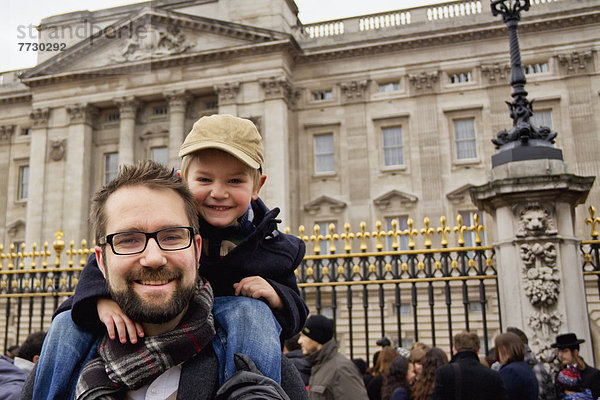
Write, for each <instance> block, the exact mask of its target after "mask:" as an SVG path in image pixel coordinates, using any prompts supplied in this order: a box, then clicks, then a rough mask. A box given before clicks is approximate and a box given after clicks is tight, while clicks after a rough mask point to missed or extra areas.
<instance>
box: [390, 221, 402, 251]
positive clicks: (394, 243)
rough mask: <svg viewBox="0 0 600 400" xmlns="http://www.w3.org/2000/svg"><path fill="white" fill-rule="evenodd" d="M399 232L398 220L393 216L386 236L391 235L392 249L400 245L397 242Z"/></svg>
mask: <svg viewBox="0 0 600 400" xmlns="http://www.w3.org/2000/svg"><path fill="white" fill-rule="evenodd" d="M401 234H402V232H400V231H399V230H398V220H397V219H395V218H394V219H393V220H392V230H391V231H389V232H388V236H391V237H392V249H393V250H394V251H396V250H398V248H399V247H400V245H399V244H398V236H400V235H401Z"/></svg>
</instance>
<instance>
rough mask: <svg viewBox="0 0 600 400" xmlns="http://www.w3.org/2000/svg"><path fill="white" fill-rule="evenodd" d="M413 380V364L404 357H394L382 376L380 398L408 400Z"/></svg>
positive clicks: (382, 399)
mask: <svg viewBox="0 0 600 400" xmlns="http://www.w3.org/2000/svg"><path fill="white" fill-rule="evenodd" d="M414 380H415V369H414V366H413V364H412V363H411V362H410V361H409V360H408V358H406V357H402V356H398V357H396V358H395V359H394V361H392V363H391V364H390V368H389V369H388V372H387V374H386V375H385V376H384V377H383V386H382V387H381V400H410V399H411V398H412V397H411V385H412V383H413V382H414Z"/></svg>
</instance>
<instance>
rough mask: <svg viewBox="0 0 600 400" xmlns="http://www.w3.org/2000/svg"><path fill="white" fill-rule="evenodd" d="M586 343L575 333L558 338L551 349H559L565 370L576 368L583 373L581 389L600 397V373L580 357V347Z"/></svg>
mask: <svg viewBox="0 0 600 400" xmlns="http://www.w3.org/2000/svg"><path fill="white" fill-rule="evenodd" d="M583 342H585V339H577V335H575V334H574V333H563V334H562V335H558V336H556V342H555V343H553V344H551V347H554V348H557V349H558V359H559V360H560V362H561V364H562V366H563V368H566V367H567V366H575V367H576V368H577V369H578V370H579V372H580V373H581V388H582V389H590V390H591V391H592V397H593V398H594V399H597V398H598V397H600V371H599V370H597V369H596V368H593V367H590V366H589V365H587V364H586V363H585V361H584V360H583V358H581V357H580V356H579V345H580V344H581V343H583Z"/></svg>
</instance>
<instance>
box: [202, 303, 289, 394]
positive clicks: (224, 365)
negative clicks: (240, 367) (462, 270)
mask: <svg viewBox="0 0 600 400" xmlns="http://www.w3.org/2000/svg"><path fill="white" fill-rule="evenodd" d="M213 314H214V316H215V321H216V322H217V323H218V328H217V334H216V335H215V339H214V340H213V347H214V348H215V353H216V354H217V358H218V359H219V364H220V370H221V371H220V374H219V384H221V385H222V384H223V383H224V382H225V381H227V380H228V379H229V378H231V377H232V376H233V375H234V374H235V372H236V368H235V364H234V362H233V355H234V354H235V353H242V354H246V355H247V356H249V357H250V358H251V359H252V361H254V363H255V364H256V367H257V368H258V369H259V370H260V372H262V373H263V375H265V376H267V377H269V378H271V379H273V380H274V381H275V382H277V383H281V344H280V342H279V334H280V333H281V327H280V326H279V323H278V322H277V320H276V319H275V316H274V315H273V311H271V308H269V306H268V305H267V304H266V303H264V302H263V301H260V300H256V299H252V298H249V297H243V296H223V297H216V298H215V302H214V306H213Z"/></svg>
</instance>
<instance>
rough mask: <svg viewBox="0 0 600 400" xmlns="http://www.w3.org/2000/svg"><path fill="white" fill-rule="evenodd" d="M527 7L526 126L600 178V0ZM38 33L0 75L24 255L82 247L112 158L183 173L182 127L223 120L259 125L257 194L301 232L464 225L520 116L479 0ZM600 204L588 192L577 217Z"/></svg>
mask: <svg viewBox="0 0 600 400" xmlns="http://www.w3.org/2000/svg"><path fill="white" fill-rule="evenodd" d="M531 3H532V5H531V8H530V10H529V11H527V12H525V13H523V16H522V19H521V21H520V24H519V33H520V46H521V56H522V62H523V65H524V68H525V72H526V77H527V81H528V83H527V86H526V89H527V90H528V92H529V98H530V99H531V98H533V99H535V102H534V105H533V108H534V111H535V114H534V116H533V120H534V123H535V124H537V125H540V126H547V127H549V128H551V129H552V130H553V131H556V132H558V137H557V139H556V146H557V147H558V148H560V149H562V151H563V153H564V159H565V160H566V162H567V163H568V164H569V170H570V172H571V173H574V174H579V175H584V176H590V175H591V176H598V173H599V171H600V157H599V156H598V154H599V153H600V140H599V135H600V59H599V53H598V50H599V49H600V0H577V1H572V0H532V1H531ZM38 31H39V32H38V33H39V39H38V40H37V41H36V42H35V43H30V44H27V43H25V44H24V45H28V46H33V48H37V51H38V55H39V57H38V59H39V63H38V64H37V65H36V66H35V67H33V68H31V69H27V70H22V71H8V72H2V73H0V187H2V188H3V190H2V191H0V243H4V244H10V243H14V244H15V246H17V247H18V246H20V245H21V243H22V242H26V243H27V244H28V245H30V244H31V243H34V242H36V243H42V242H44V241H52V239H53V234H54V232H55V231H57V230H58V229H61V230H63V231H64V232H65V239H69V240H76V241H77V240H80V239H84V238H90V237H91V236H92V235H91V232H90V226H89V224H88V219H87V216H88V212H89V201H90V198H91V196H92V194H93V193H94V192H95V191H96V190H97V189H98V188H100V187H101V186H102V185H103V184H104V183H106V182H107V181H109V180H110V179H111V178H113V177H114V176H115V174H116V173H117V170H118V165H119V164H121V163H131V162H134V161H136V160H141V159H147V158H152V159H155V160H158V161H161V162H164V163H166V164H168V165H171V166H178V165H179V158H178V156H177V154H178V150H179V146H180V144H181V143H182V141H183V139H184V137H185V135H186V134H187V133H188V132H189V131H190V129H191V127H192V124H193V123H194V122H195V121H196V120H197V119H198V118H200V117H201V116H203V115H209V114H214V113H229V114H233V115H237V116H241V117H246V118H250V119H251V120H252V121H254V122H255V124H256V125H257V127H258V128H259V131H260V132H261V134H262V135H263V138H264V146H265V158H266V165H265V173H266V174H267V175H268V179H267V182H266V185H265V187H264V188H263V191H262V192H261V197H262V198H263V199H264V200H265V202H266V204H267V205H268V206H270V207H275V206H277V207H280V208H281V209H282V213H281V218H282V220H283V224H284V226H289V227H290V228H291V231H292V233H294V232H297V227H298V226H299V225H304V226H306V227H310V228H307V231H308V232H312V227H313V226H314V225H318V226H319V227H320V228H321V229H320V230H321V232H325V231H327V230H328V229H329V228H328V227H329V225H330V224H331V223H334V224H335V225H336V226H337V228H336V229H337V230H338V231H342V230H343V229H342V228H341V226H342V225H343V224H344V223H346V222H348V223H350V224H351V226H352V229H353V230H357V229H358V227H359V224H360V222H361V221H365V222H366V223H367V225H368V226H369V227H372V226H375V222H376V221H381V223H382V227H383V229H391V227H392V225H391V224H392V220H396V221H398V224H399V225H398V226H399V228H400V229H405V228H406V227H407V224H408V221H409V218H411V219H413V220H414V221H415V225H416V226H422V223H423V220H424V218H425V217H428V218H430V220H431V221H435V224H437V221H439V220H440V217H442V216H446V217H447V218H448V220H449V221H450V220H451V222H449V225H451V224H454V223H455V222H454V221H455V220H456V216H457V215H461V216H462V220H463V224H465V225H467V226H469V225H472V224H473V223H474V222H475V221H474V218H473V213H474V212H476V211H477V209H476V207H475V206H474V204H473V202H472V201H471V197H470V193H469V189H470V187H472V186H477V185H481V184H483V183H485V182H486V181H487V179H488V177H489V171H490V168H491V155H492V154H494V152H495V148H494V145H493V144H492V142H491V140H492V139H493V138H495V137H496V134H497V133H498V132H499V131H501V130H503V129H508V128H510V127H511V126H512V121H511V120H510V118H509V110H508V107H507V105H506V103H505V102H506V101H510V100H511V97H510V94H511V86H510V83H509V79H510V68H509V64H510V55H509V51H508V49H509V42H508V34H507V29H506V26H505V24H504V23H503V21H502V18H500V17H494V16H492V13H491V11H490V6H489V2H488V1H471V0H463V1H455V2H452V3H445V4H439V5H432V6H426V7H417V8H411V9H405V10H397V11H390V12H386V13H381V14H375V15H365V16H357V17H353V18H346V19H340V20H333V21H325V22H322V23H314V24H302V22H301V21H300V20H299V19H298V8H297V6H296V4H295V3H294V1H293V0H255V1H252V2H249V1H246V0H155V1H148V2H143V3H137V4H132V5H129V6H122V7H115V8H109V9H104V10H98V11H76V12H72V13H68V14H63V15H57V16H50V17H48V18H45V19H44V20H42V21H41V23H40V25H39V27H38ZM24 40H26V39H24ZM599 200H600V189H599V188H598V186H597V185H596V186H595V187H594V188H593V189H592V191H591V193H590V195H589V197H588V200H587V203H586V204H585V205H581V206H580V208H587V207H588V206H589V205H590V204H595V205H599V204H600V202H599ZM478 216H479V222H480V223H482V224H484V223H485V222H486V221H485V219H486V217H485V215H484V214H483V213H482V212H480V213H479V214H478ZM490 223H491V221H490ZM369 229H372V228H369ZM582 230H583V227H581V226H578V227H577V232H581V231H582ZM491 231H492V230H491V229H486V234H487V237H486V238H485V239H486V242H487V243H492V242H493V239H494V238H493V237H491V234H490V232H491ZM467 236H468V235H467ZM466 239H467V242H468V243H467V244H469V240H471V241H472V240H473V238H472V237H470V236H469V237H467V238H466ZM400 246H401V247H404V248H405V247H406V242H404V241H401V243H400Z"/></svg>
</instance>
